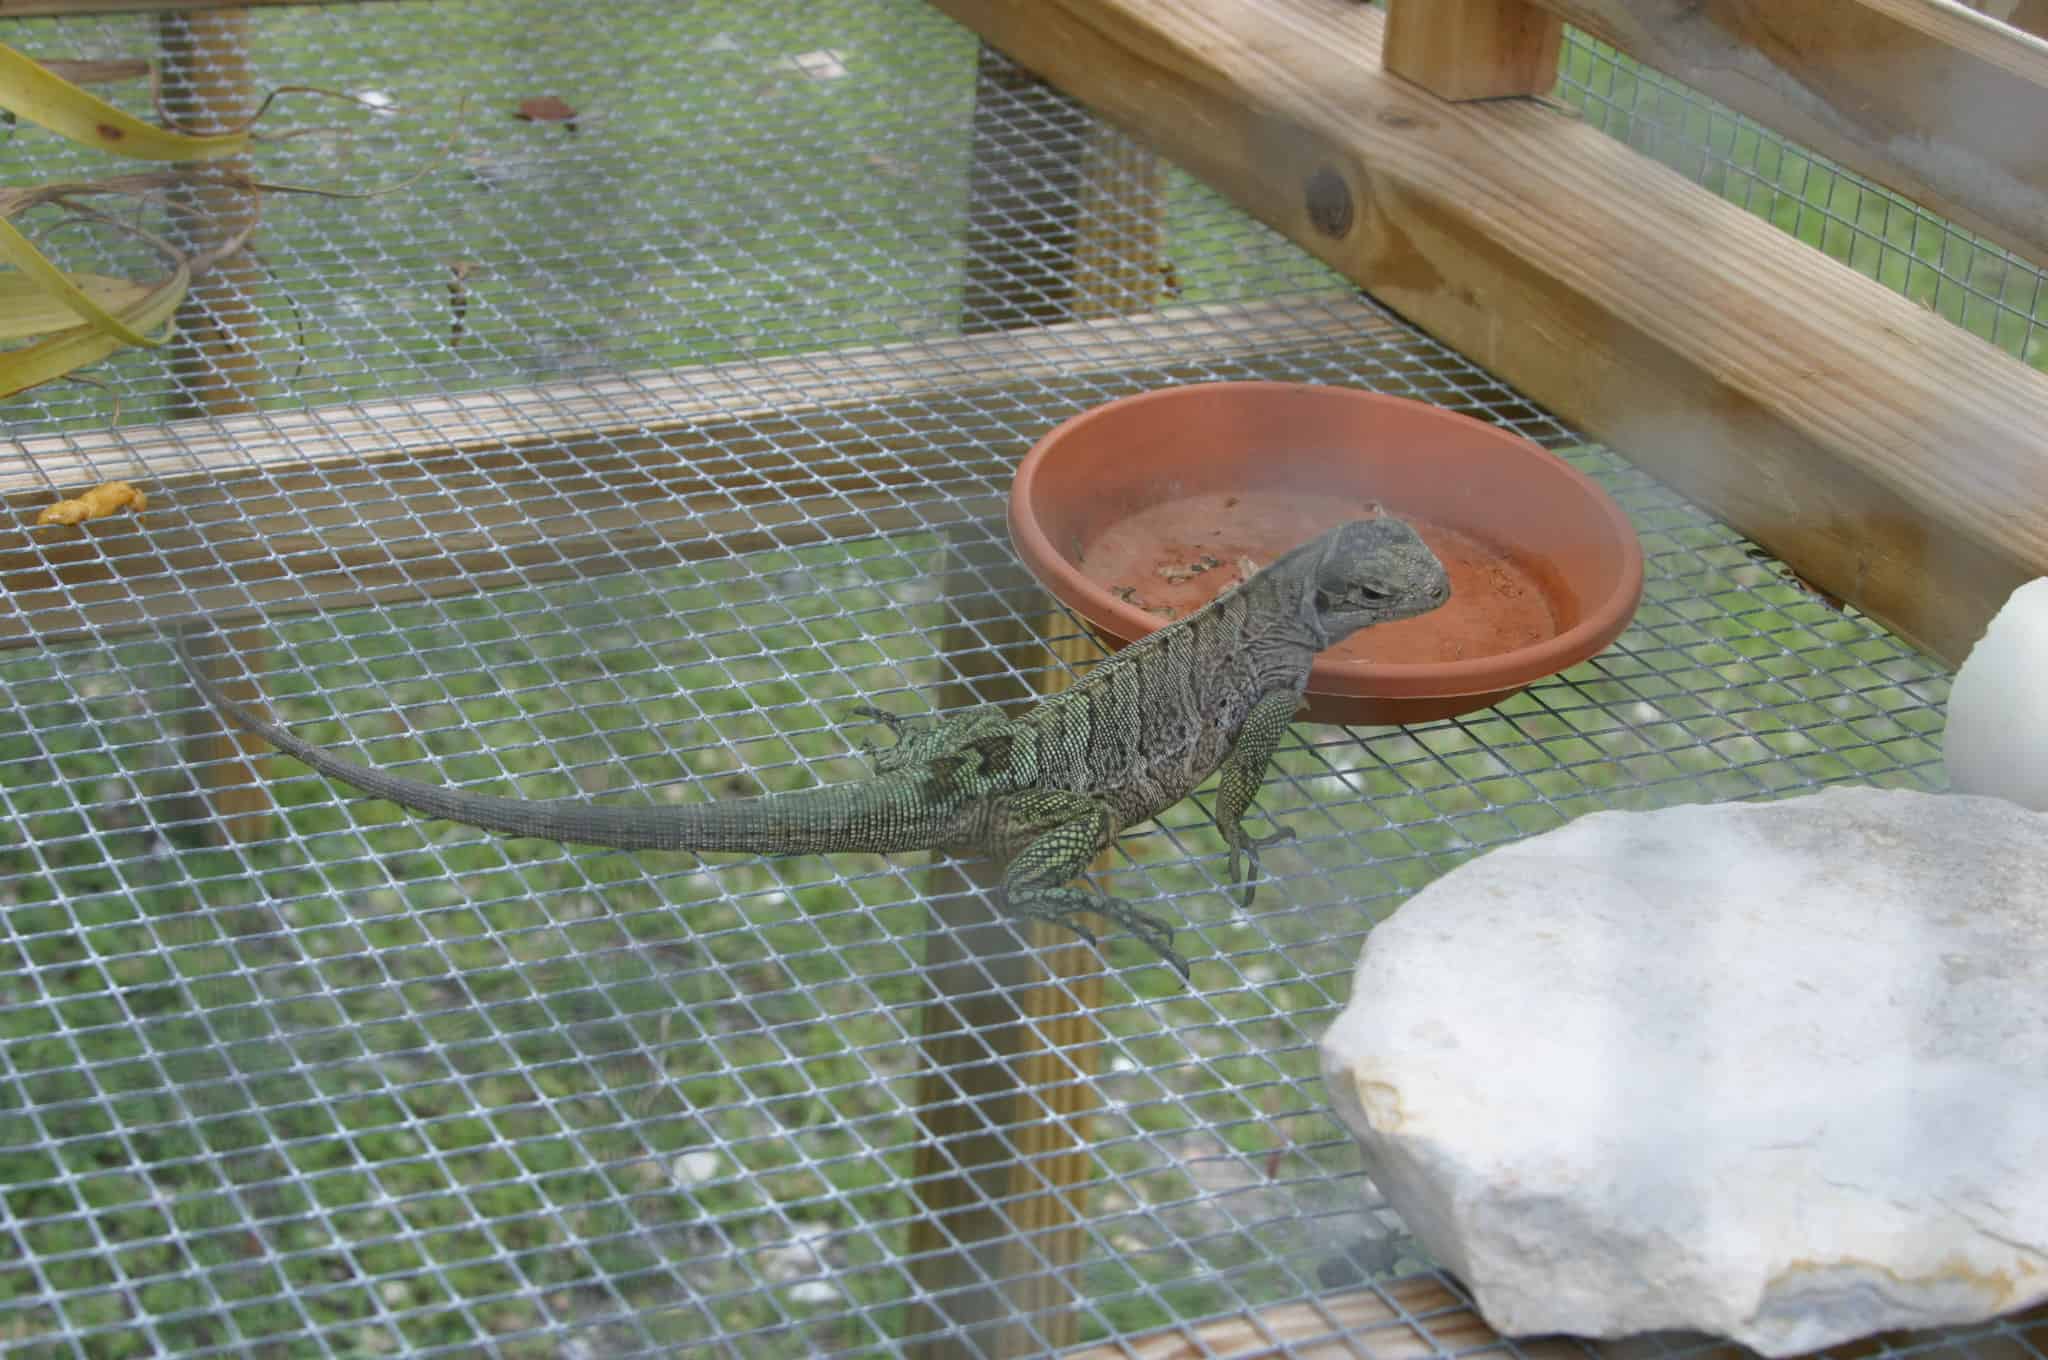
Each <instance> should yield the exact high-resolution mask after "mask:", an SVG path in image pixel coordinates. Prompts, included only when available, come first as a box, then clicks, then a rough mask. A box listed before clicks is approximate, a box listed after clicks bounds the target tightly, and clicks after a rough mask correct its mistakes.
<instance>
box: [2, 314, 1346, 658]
mask: <svg viewBox="0 0 2048 1360" xmlns="http://www.w3.org/2000/svg"><path fill="white" fill-rule="evenodd" d="M1373 316H1374V314H1373V313H1372V312H1371V311H1370V310H1369V309H1368V308H1366V307H1365V306H1364V305H1363V304H1360V305H1359V306H1358V308H1357V310H1356V312H1355V313H1354V314H1353V315H1349V316H1346V315H1344V314H1342V312H1340V311H1327V312H1325V313H1323V314H1321V315H1319V316H1317V317H1314V318H1310V319H1307V320H1304V319H1303V318H1302V317H1301V316H1300V315H1299V314H1298V313H1296V312H1294V311H1292V310H1290V309H1289V308H1287V307H1283V306H1280V305H1278V304H1271V303H1257V304H1251V305H1233V306H1189V307H1180V308H1175V309H1173V310H1171V311H1169V312H1164V313H1157V314H1153V315H1148V316H1138V317H1122V318H1116V319H1104V320H1097V321H1084V322H1071V323H1066V324H1062V325H1056V326H1048V327H1043V328H1040V329H1037V330H1033V331H1026V332H1016V333H1007V332H998V333H994V334H988V335H975V336H964V337H960V338H958V339H951V340H942V341H937V342H931V343H919V344H915V345H895V346H883V347H878V348H874V349H867V350H842V351H836V352H828V353H822V354H807V355H798V356H794V357H792V358H788V359H771V360H765V361H749V362H740V363H731V364H719V365H712V366H707V367H703V368H696V369H682V370H676V371H673V372H667V371H664V372H659V373H648V374H642V375H635V376H630V377H622V378H613V379H602V380H598V381H594V382H563V383H558V384H541V385H536V386H532V387H525V388H500V389H496V390H494V391H490V392H484V393H476V394H471V395H461V396H430V397H420V398H407V399H398V400H392V401H379V402H373V403H365V404H351V405H343V406H333V407H316V408H313V409H310V410H304V411H283V412H276V413H263V414H254V415H246V416H231V417H226V418H221V419H213V420H190V421H179V422H174V423H171V424H166V425H160V426H148V427H134V428H130V429H125V430H120V431H115V432H112V433H110V434H89V435H52V436H38V437H34V438H30V439H24V440H0V507H4V513H0V646H8V645H20V644H22V643H25V642H29V641H32V640H34V639H36V638H43V639H48V638H52V637H58V636H63V635H66V634H73V633H82V632H93V633H98V634H107V633H110V632H119V631H121V630H123V629H125V628H133V627H139V626H144V625H147V624H148V623H149V622H150V621H151V620H153V619H164V618H171V617H176V616H180V615H184V614H189V613H190V612H192V610H193V609H194V607H195V606H197V607H200V608H204V609H206V610H208V611H209V612H210V613H212V614H213V615H215V616H216V617H219V618H221V619H222V620H224V621H237V620H246V619H247V618H249V617H251V616H252V615H254V614H256V613H268V612H274V611H278V610H286V611H289V610H292V609H309V608H320V609H337V608H345V607H349V606H352V605H362V604H368V603H375V602H378V601H385V600H401V599H404V600H416V599H418V598H420V596H421V595H422V594H423V593H426V594H436V595H445V594H460V593H467V592H472V591H475V590H478V589H486V588H489V587H491V586H493V585H495V584H513V583H515V578H514V577H513V576H511V575H509V574H507V573H508V572H509V570H510V569H511V568H513V567H515V566H516V567H518V568H519V575H518V577H517V578H516V580H517V581H524V582H527V583H533V582H536V581H540V580H547V579H562V578H565V577H569V576H576V575H585V574H595V573H602V572H605V571H619V570H628V569H631V568H633V567H636V566H644V565H654V564H659V563H665V562H673V561H679V560H684V559H689V558H700V557H706V556H724V555H726V554H728V553H732V552H745V551H752V550H756V549H759V548H762V547H768V546H773V545H775V544H785V545H787V544H795V543H806V542H817V541H821V540H824V539H827V538H831V537H835V536H842V535H845V534H849V533H868V532H872V531H873V529H874V528H875V527H877V526H880V527H885V528H886V527H891V526H894V527H898V528H909V527H915V526H917V525H930V524H935V523H945V522H949V521H951V520H954V519H958V518H961V517H966V516H970V515H973V514H976V513H993V514H997V515H1000V514H1001V512H1002V507H1001V503H1000V496H993V495H988V494H986V493H984V495H983V497H982V499H983V500H984V501H986V502H987V504H984V505H979V507H978V508H977V505H976V504H974V503H967V504H962V505H959V506H949V505H948V504H947V500H948V498H949V497H952V496H954V495H955V494H957V490H958V488H957V487H954V486H951V485H949V481H948V479H958V478H960V477H961V476H963V475H966V474H963V473H962V472H961V471H960V469H959V468H958V466H957V457H956V455H955V454H953V453H952V452H950V451H942V450H934V449H933V448H932V447H931V445H930V443H929V441H928V439H927V438H926V437H925V436H924V434H922V433H921V432H922V431H926V430H931V429H936V428H941V427H942V426H943V423H944V418H945V412H946V410H947V409H949V408H952V407H959V406H962V405H963V404H966V405H971V404H972V403H973V402H974V401H975V400H976V399H977V398H981V399H985V398H986V397H987V396H988V394H989V393H990V392H991V391H995V390H1001V389H1015V388H1018V387H1020V386H1025V385H1028V386H1030V387H1033V388H1037V389H1041V390H1044V389H1049V388H1056V387H1057V386H1058V384H1059V383H1060V382H1061V381H1063V380H1064V378H1071V379H1072V380H1073V381H1075V382H1076V383H1080V384H1085V382H1086V379H1085V376H1083V375H1086V374H1088V373H1090V372H1097V373H1099V372H1105V371H1109V370H1112V369H1115V368H1116V367H1118V366H1120V365H1122V366H1128V365H1129V364H1131V363H1132V362H1133V356H1134V355H1135V356H1140V359H1139V361H1140V362H1143V363H1145V364H1146V365H1147V366H1148V367H1151V366H1153V365H1159V366H1162V367H1164V368H1166V369H1168V370H1171V369H1172V368H1173V367H1174V366H1175V364H1176V362H1178V363H1180V364H1182V365H1185V366H1186V367H1188V368H1189V369H1190V370H1191V371H1193V370H1197V369H1198V368H1199V367H1200V366H1202V365H1205V364H1208V363H1213V362H1214V361H1215V359H1216V358H1217V357H1218V356H1228V355H1232V354H1239V355H1256V354H1262V353H1269V352H1272V350H1273V349H1274V347H1275V346H1285V347H1289V348H1298V347H1300V346H1301V345H1303V344H1312V343H1316V342H1317V340H1318V337H1321V338H1323V339H1326V340H1328V341H1330V342H1332V343H1334V342H1337V341H1339V340H1341V339H1343V338H1346V337H1350V336H1355V335H1356V334H1357V333H1358V328H1359V327H1360V326H1361V325H1371V324H1373V322H1372V318H1373ZM1176 356H1178V360H1176ZM798 393H802V396H801V398H799V397H798V396H797V394H798ZM806 444H808V445H809V446H810V447H812V448H814V449H816V450H817V456H816V457H815V458H814V459H810V460H804V459H800V458H796V457H792V456H791V453H790V450H791V448H792V447H796V448H801V447H803V446H804V445H806ZM171 468H177V469H183V471H179V472H169V473H167V472H166V471H165V470H166V469H171ZM145 470H147V471H148V475H149V482H148V486H147V489H148V491H149V494H150V498H151V504H150V508H149V510H148V511H146V512H144V514H143V515H142V516H140V517H136V516H127V515H124V516H118V517H114V518H110V519H105V520H98V521H92V522H89V523H87V524H85V525H81V526H78V527H75V528H40V529H38V528H31V527H28V525H29V521H30V520H32V519H33V517H34V515H33V512H34V510H35V509H37V508H39V507H40V506H42V505H45V504H48V503H49V502H50V501H51V500H54V499H55V498H56V495H57V489H58V488H63V489H65V490H66V491H67V492H68V491H70V490H73V489H75V488H77V487H79V486H81V485H89V484H91V483H93V482H97V481H101V480H105V479H107V478H111V477H118V476H127V475H141V474H143V472H144V471H145ZM1003 472H1004V469H1003V468H1000V467H998V466H996V462H995V460H993V459H992V461H991V464H990V467H989V469H988V474H989V476H990V477H991V478H995V477H999V476H1001V475H1003ZM991 507H993V508H992V509H991Z"/></svg>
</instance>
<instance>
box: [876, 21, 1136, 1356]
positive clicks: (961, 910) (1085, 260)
mask: <svg viewBox="0 0 2048 1360" xmlns="http://www.w3.org/2000/svg"><path fill="white" fill-rule="evenodd" d="M978 93H979V96H980V107H979V110H978V116H977V119H976V128H975V152H976V154H975V168H974V172H973V174H974V179H973V196H972V201H971V204H970V207H969V227H968V239H969V248H970V259H969V266H968V274H967V282H966V286H965V288H964V290H963V302H964V304H965V316H964V319H963V329H967V330H989V329H997V328H1000V327H1003V326H1010V325H1026V324H1031V323H1033V322H1053V321H1062V320H1075V319H1082V318H1087V317H1097V316H1107V315H1113V314H1116V313H1120V312H1136V311H1145V310H1149V309H1150V308H1152V307H1153V306H1155V305H1157V302H1158V299H1159V296H1160V294H1161V291H1162V288H1163V284H1164V278H1163V273H1162V270H1163V259H1162V252H1161V244H1162V238H1163V220H1164V219H1163V209H1164V202H1165V195H1164V192H1163V186H1164V167H1163V164H1162V163H1161V162H1160V161H1159V160H1158V158H1157V157H1155V156H1154V155H1152V154H1151V153H1150V152H1147V151H1144V150H1142V149H1140V148H1138V147H1136V146H1134V145H1133V144H1132V143H1130V142H1129V141H1128V140H1126V139H1125V138H1123V137H1122V136H1121V135H1119V134H1117V133H1115V132H1112V131H1110V130H1109V129H1107V128H1106V127H1104V126H1102V125H1101V124H1099V123H1097V122H1096V121H1095V120H1093V119H1092V118H1090V117H1088V116H1087V115H1086V114H1085V113H1083V112H1082V111H1081V110H1080V109H1079V107H1078V106H1076V105H1074V104H1073V103H1071V102H1070V101H1068V100H1067V99H1065V98H1064V97H1062V96H1060V95H1058V94H1057V93H1055V92H1054V91H1052V90H1051V89H1049V88H1048V87H1046V86H1043V85H1041V84H1039V83H1038V82H1036V81H1034V80H1032V79H1031V77H1029V76H1028V75H1026V74H1024V73H1023V72H1022V71H1019V70H1018V69H1017V68H1015V67H1012V66H1010V65H1009V63H1008V62H1007V61H1005V60H1004V59H1002V58H1000V57H996V56H994V55H992V54H991V53H989V52H988V51H987V50H984V51H983V54H982V63H981V70H980V79H979V86H978ZM1018 101H1023V102H1025V103H1026V104H1027V105H1028V107H1029V109H1030V112H1031V117H1030V118H1029V119H1028V120H1020V119H1018V118H1016V117H1015V116H1014V112H1011V113H1010V114H1009V115H1008V116H1006V115H1005V110H1011V111H1014V109H1015V107H1016V104H1017V102H1018ZM1020 128H1028V130H1029V131H1028V133H1026V132H1020ZM1017 454H1018V456H1020V457H1021V456H1022V454H1023V450H1022V449H1019V450H1017ZM1009 571H1010V572H1011V573H1012V574H1011V575H1010V576H1009V577H1008V578H1007V583H1014V584H1015V585H1016V587H1017V592H1016V593H1018V594H1019V595H1021V596H1022V597H1023V598H1025V599H1030V598H1039V599H1042V598H1043V596H1042V594H1039V593H1037V592H1036V590H1035V587H1032V586H1031V585H1030V584H1029V581H1028V578H1026V577H1024V576H1023V573H1022V569H1021V568H1018V567H1015V566H1014V565H1012V566H1011V567H1010V568H1009ZM980 575H981V581H983V582H985V581H986V580H987V579H989V578H990V576H991V572H990V571H989V570H988V569H987V568H984V569H983V571H982V572H981V574H980ZM997 579H1003V578H1002V577H1000V576H998V577H997ZM965 588H967V589H984V590H985V589H986V585H985V584H980V583H977V584H974V585H970V586H965ZM948 598H954V597H953V596H952V595H951V594H950V593H949V595H948ZM1022 616H1025V617H1028V613H1024V614H1023V615H1022ZM1019 617H1020V613H1019V612H1018V611H1012V612H1011V613H1010V614H1009V615H1008V616H1007V617H998V618H994V619H992V620H991V621H988V622H984V623H981V624H980V625H978V626H968V625H965V624H963V625H961V626H959V627H957V628H956V629H955V630H953V635H952V636H950V637H949V638H948V639H947V645H946V646H945V648H944V654H945V655H947V656H948V657H949V658H955V664H956V666H959V667H960V668H961V669H962V671H963V681H962V683H960V684H959V685H956V686H953V687H951V689H950V692H948V693H947V694H946V696H945V697H944V698H943V699H942V701H941V702H942V703H943V705H944V706H945V707H946V708H947V709H948V710H951V709H955V708H960V707H964V706H967V705H970V704H974V703H984V702H991V701H999V700H1001V699H1004V698H1023V697H1028V696H1026V695H1022V694H1018V695H1009V694H1004V693H1002V692H1001V690H1002V689H1003V685H1002V683H1001V679H1002V677H1001V676H998V675H994V674H991V675H989V676H986V677H981V678H980V680H979V683H977V677H976V676H975V675H974V672H975V671H976V670H979V669H988V670H991V671H995V670H1000V671H1001V672H1002V675H1003V676H1006V675H1007V674H1008V670H1009V667H1008V666H1007V665H1000V664H999V663H998V662H997V661H995V660H994V659H993V657H992V654H991V653H990V652H989V651H987V650H985V649H986V648H987V646H988V644H990V643H994V644H995V648H996V651H995V654H994V655H995V656H1001V655H1002V654H1005V653H1007V654H1009V655H1010V656H1012V657H1013V658H1014V660H1013V661H1012V662H1011V664H1014V665H1016V666H1017V668H1018V669H1019V670H1021V671H1023V672H1025V673H1032V672H1037V673H1040V674H1043V675H1045V676H1046V677H1047V683H1046V684H1045V685H1044V686H1043V687H1042V692H1053V691H1056V690H1058V689H1061V688H1064V687H1065V686H1066V685H1067V684H1068V683H1070V682H1071V676H1072V672H1071V671H1070V670H1069V669H1068V668H1067V666H1065V665H1051V664H1048V663H1049V662H1051V661H1053V660H1058V661H1061V662H1066V663H1072V662H1075V661H1079V660H1082V659H1084V658H1086V657H1089V656H1093V655H1096V654H1097V653H1096V651H1095V648H1094V647H1093V645H1092V644H1091V643H1089V642H1088V641H1087V640H1086V639H1085V638H1080V637H1073V636H1068V637H1066V638H1064V639H1063V640H1062V641H1061V642H1060V643H1057V644H1054V645H1052V646H1051V647H1048V646H1047V644H1045V643H1043V642H1041V641H1038V640H1037V639H1038V638H1044V637H1047V636H1058V635H1060V634H1069V635H1070V634H1071V632H1072V624H1071V622H1070V621H1069V620H1068V618H1067V617H1066V616H1065V615H1064V614H1053V615H1051V616H1050V617H1048V618H1047V619H1046V620H1045V621H1044V622H1043V623H1041V624H1040V631H1039V632H1038V633H1037V634H1036V637H1034V636H1033V634H1032V632H1031V630H1030V629H1029V628H1027V627H1025V626H1024V625H1022V624H1021V623H1020V622H1018V619H1019ZM977 659H978V661H979V664H977ZM1097 867H1098V868H1099V867H1102V866H1101V864H1100V863H1099V862H1098V865H1097ZM931 879H932V887H933V889H934V891H933V894H932V903H933V905H932V911H933V915H934V920H935V924H937V925H938V926H940V927H941V930H940V933H938V934H936V935H934V937H933V938H932V940H931V942H930V944H929V946H928V952H927V955H926V970H927V975H928V977H929V978H930V982H931V987H932V1000H931V1001H930V1002H929V1003H928V1005H927V1006H926V1008H925V1012H924V1017H923V1031H922V1034H923V1037H922V1044H923V1050H924V1059H925V1073H924V1076H923V1078H922V1080H921V1082H920V1094H919V1100H918V1106H919V1120H920V1123H921V1125H922V1129H923V1135H924V1137H923V1141H922V1142H921V1143H920V1145H919V1148H918V1156H917V1193H918V1195H919V1198H920V1201H921V1203H922V1208H923V1214H922V1216H921V1217H920V1218H919V1219H917V1220H916V1221H915V1223H914V1224H913V1225H912V1231H911V1242H910V1249H911V1258H912V1259H911V1263H910V1265H911V1271H912V1273H913V1274H914V1276H915V1277H916V1279H917V1281H918V1284H919V1286H920V1287H921V1290H922V1291H923V1293H924V1295H925V1297H926V1298H927V1299H928V1300H929V1302H928V1303H922V1304H919V1305H916V1306H915V1307H914V1308H913V1310H912V1317H911V1318H910V1319H909V1321H910V1326H909V1328H908V1329H907V1331H908V1333H909V1335H910V1336H911V1338H912V1343H911V1344H912V1347H913V1349H912V1354H913V1355H914V1356H916V1357H918V1360H940V1358H941V1357H950V1356H955V1355H962V1354H972V1355H981V1356H1023V1355H1040V1354H1044V1353H1047V1352H1049V1351H1051V1350H1054V1349H1058V1348H1060V1347H1064V1346H1069V1345H1072V1344H1074V1343H1075V1342H1076V1341H1078V1340H1079V1339H1080V1321H1081V1314H1080V1311H1079V1309H1078V1308H1077V1307H1076V1306H1075V1305H1076V1304H1077V1303H1078V1302H1079V1299H1080V1294H1079V1291H1078V1290H1077V1289H1076V1287H1075V1285H1074V1282H1073V1274H1074V1270H1075V1268H1076V1267H1077V1265H1078V1262H1079V1260H1080V1257H1081V1254H1082V1251H1083V1249H1084V1247H1085V1245H1086V1241H1085V1235H1084V1233H1083V1230H1082V1228H1081V1226H1080V1224H1081V1220H1082V1219H1083V1218H1084V1217H1085V1210H1084V1205H1083V1203H1082V1197H1083V1195H1084V1194H1085V1191H1086V1187H1087V1184H1088V1182H1089V1179H1090V1173H1091V1158H1090V1156H1089V1153H1088V1152H1087V1149H1086V1139H1085V1137H1084V1135H1083V1132H1082V1127H1081V1126H1082V1122H1083V1121H1084V1120H1085V1119H1086V1117H1087V1115H1088V1113H1089V1111H1090V1110H1092V1109H1093V1108H1094V1082H1095V1078H1096V1075H1097V1073H1098V1072H1099V1070H1100V1064H1101V1056H1100V1048H1101V1031H1100V1027H1099V1025H1098V1023H1097V1020H1096V1012H1097V1009H1098V1008H1099V1007H1100V1005H1101V1002H1102V997H1103V978H1102V972H1101V970H1102V961H1101V959H1100V957H1099V956H1098V955H1097V954H1096V952H1095V951H1094V950H1093V949H1091V948H1088V947H1087V946H1084V945H1080V944H1077V943H1073V936H1072V934H1071V933H1070V932H1067V931H1064V930H1061V929H1059V928H1057V927H1052V926H1047V925H1043V924H1038V923H1031V924H1029V925H1026V926H1024V927H1023V928H1021V929H1019V928H1018V927H1016V926H1013V925H1012V924H1011V923H1010V922H1008V921H1006V920H1001V919H998V918H997V917H996V916H995V914H994V912H993V911H992V910H991V904H992V903H994V902H995V901H996V898H995V894H994V889H995V887H996V885H997V883H998V882H999V881H1000V874H999V872H998V871H997V870H996V869H995V868H994V867H992V866H971V867H969V868H967V869H965V870H964V871H962V870H960V869H955V868H952V867H950V866H949V867H947V868H944V869H939V870H934V872H933V873H932V875H931ZM1024 942H1028V943H1029V944H1030V945H1032V946H1033V947H1034V948H1035V949H1038V950H1043V951H1045V952H1043V953H1038V954H1035V955H1034V954H1032V953H1026V952H1023V951H1022V950H1020V948H1019V945H1020V944H1021V943H1024Z"/></svg>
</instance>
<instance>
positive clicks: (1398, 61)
mask: <svg viewBox="0 0 2048 1360" xmlns="http://www.w3.org/2000/svg"><path fill="white" fill-rule="evenodd" d="M1563 46H1564V20H1562V19H1560V18H1558V17H1557V16H1556V15H1554V14H1550V13H1548V12H1546V11H1544V10H1542V9H1539V8H1538V7H1537V6H1536V5H1535V4H1533V3H1532V2H1531V0H1387V41H1386V63H1387V69H1388V70H1389V71H1392V72H1393V73H1394V74H1395V75H1397V76H1399V77H1401V78H1402V79H1403V80H1412V81H1414V82H1415V83H1416V84H1417V85H1420V86H1421V87H1422V88H1423V89H1425V90H1428V91H1429V92H1430V93H1431V94H1433V95H1438V96H1440V97H1442V98H1444V99H1499V98H1502V97H1504V96H1508V95H1530V94H1549V93H1550V91H1551V89H1552V88H1553V87H1554V86H1555V85H1556V84H1557V57H1558V52H1559V51H1560V49H1562V47H1563Z"/></svg>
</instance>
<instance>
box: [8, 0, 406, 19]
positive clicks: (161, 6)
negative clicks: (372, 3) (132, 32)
mask: <svg viewBox="0 0 2048 1360" xmlns="http://www.w3.org/2000/svg"><path fill="white" fill-rule="evenodd" d="M327 3H331V0H0V19H27V18H30V17H32V16H40V17H47V16H51V15H55V16H60V17H61V16H63V15H67V14H140V13H147V14H155V13H157V12H159V11H163V10H185V11H191V10H208V9H242V8H245V7H246V8H251V9H253V8H258V7H261V8H265V9H275V8H278V7H281V6H284V5H317V4H327ZM353 3H356V4H366V3H369V0H353Z"/></svg>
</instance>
